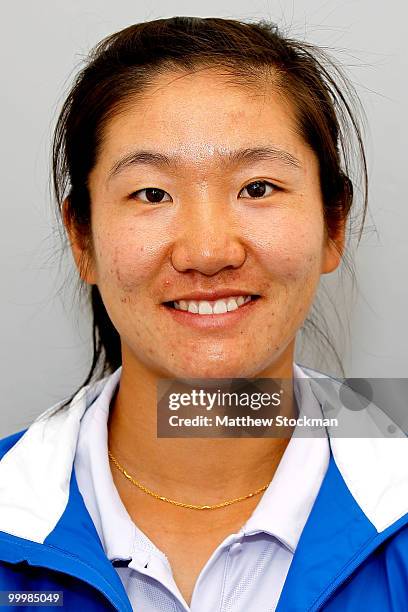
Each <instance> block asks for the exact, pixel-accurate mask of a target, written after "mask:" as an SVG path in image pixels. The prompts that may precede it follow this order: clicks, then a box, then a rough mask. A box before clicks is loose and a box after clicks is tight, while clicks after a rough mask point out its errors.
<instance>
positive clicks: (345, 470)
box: [0, 364, 408, 542]
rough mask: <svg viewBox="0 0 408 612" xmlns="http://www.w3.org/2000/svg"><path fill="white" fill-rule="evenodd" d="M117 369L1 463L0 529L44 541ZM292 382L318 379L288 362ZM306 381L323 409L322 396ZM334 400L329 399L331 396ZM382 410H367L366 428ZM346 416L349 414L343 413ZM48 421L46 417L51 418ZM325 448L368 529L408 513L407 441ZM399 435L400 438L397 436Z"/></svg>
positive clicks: (53, 412)
mask: <svg viewBox="0 0 408 612" xmlns="http://www.w3.org/2000/svg"><path fill="white" fill-rule="evenodd" d="M120 375H121V368H118V369H117V370H116V371H115V372H114V373H113V374H111V375H109V376H107V377H105V378H103V379H102V380H100V381H98V382H97V383H93V384H91V385H88V386H87V387H84V388H82V389H81V390H80V391H79V392H78V393H77V394H76V396H75V397H74V399H73V400H72V402H71V403H70V405H69V406H66V407H64V408H63V409H61V410H58V408H59V407H60V406H61V405H62V403H63V402H59V403H58V404H56V405H54V406H52V407H51V408H49V409H48V410H46V411H45V412H44V413H42V414H41V415H40V416H39V417H38V418H37V419H36V420H35V421H34V422H33V424H32V425H31V426H30V427H29V428H28V429H27V430H26V432H25V433H24V434H23V435H22V437H21V438H20V439H19V440H18V442H17V443H16V444H15V445H14V446H13V447H12V448H11V449H10V450H9V451H8V452H7V453H6V454H5V455H4V456H3V458H2V459H1V461H0V530H1V531H4V532H6V533H10V534H12V535H16V536H18V537H21V538H25V539H28V540H32V541H35V542H44V540H45V538H46V537H47V536H48V534H49V533H51V531H52V530H53V529H54V528H55V525H56V524H57V523H58V521H59V519H60V518H61V515H62V513H63V512H64V510H65V508H66V505H67V503H68V497H69V485H70V478H71V472H72V466H73V461H74V457H75V451H76V445H77V440H78V435H79V427H80V421H81V418H82V416H83V414H84V412H85V410H86V409H87V408H88V407H89V406H90V405H91V404H92V402H93V401H94V400H95V398H96V397H98V396H99V394H100V393H103V392H104V388H105V392H106V393H107V392H108V391H109V387H110V385H113V386H116V385H117V382H118V380H119V378H120ZM294 376H295V378H297V377H298V378H310V377H323V378H328V377H327V376H325V375H324V374H321V373H318V372H316V371H314V370H310V369H308V368H304V367H301V366H298V365H296V364H294ZM313 382H314V381H310V385H311V388H312V389H313V393H314V394H315V395H316V397H317V398H318V400H319V402H320V404H321V407H322V411H323V413H324V414H325V410H326V407H327V404H328V398H327V394H325V392H323V391H322V389H321V388H320V387H319V386H318V385H313ZM330 401H331V402H333V401H336V393H334V395H332V396H331V397H330ZM380 412H381V411H380V410H379V409H378V408H376V407H374V411H372V413H370V412H369V411H368V412H367V415H366V418H367V422H368V423H369V424H370V423H371V422H372V421H373V419H374V421H375V419H376V418H377V417H378V415H379V413H380ZM346 416H347V418H352V417H353V413H352V411H350V415H346ZM51 417H52V418H51ZM328 433H329V437H330V444H331V450H332V453H333V456H334V459H335V461H336V464H337V466H338V468H339V470H340V473H341V475H342V477H343V479H344V481H345V483H346V485H347V487H348V488H349V490H350V492H351V494H352V495H353V497H354V499H355V500H356V502H357V503H358V505H359V506H360V508H361V509H362V511H363V512H364V514H365V515H366V516H367V518H368V519H369V520H370V521H371V523H372V524H373V525H374V526H375V528H376V529H377V531H383V530H385V529H386V528H387V527H389V526H390V525H392V524H393V523H394V522H395V521H396V520H398V519H399V518H400V517H402V516H403V515H405V514H406V513H408V445H407V440H406V436H404V434H402V433H401V437H399V438H395V439H389V438H385V439H384V438H339V437H335V436H334V435H331V434H334V432H331V431H330V428H328ZM403 436H404V437H403Z"/></svg>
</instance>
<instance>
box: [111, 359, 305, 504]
mask: <svg viewBox="0 0 408 612" xmlns="http://www.w3.org/2000/svg"><path fill="white" fill-rule="evenodd" d="M292 376H293V355H292V353H289V355H287V356H286V359H281V360H280V361H279V363H276V364H274V367H271V368H268V369H267V370H264V371H263V372H261V373H260V374H258V375H257V376H256V378H285V379H290V381H291V380H292ZM158 378H160V376H158V375H156V374H154V373H152V372H151V371H150V370H147V369H146V368H145V367H144V366H143V364H140V362H136V363H135V362H134V361H132V360H131V359H128V360H126V359H123V365H122V374H121V380H120V385H119V388H118V390H117V392H116V394H115V396H114V398H112V403H111V410H110V415H109V422H108V439H109V442H108V444H109V448H110V450H111V452H112V453H113V455H114V456H115V457H116V459H117V460H118V461H119V463H120V464H121V465H122V466H123V467H124V468H125V469H126V471H127V472H128V473H129V474H130V475H131V476H133V477H134V478H135V480H137V481H138V482H140V483H142V484H143V485H145V486H146V487H148V488H149V489H151V490H153V491H155V492H157V493H159V494H160V495H164V496H166V497H169V498H171V499H176V500H178V501H182V502H185V503H192V504H216V503H219V502H222V501H225V500H227V499H232V498H235V497H239V496H242V495H246V494H247V493H250V492H251V491H254V490H256V489H258V488H259V487H262V486H263V485H265V484H267V483H268V482H270V481H271V480H272V478H273V475H274V472H275V470H276V468H277V466H278V464H279V461H280V459H281V457H282V455H283V453H284V451H285V449H286V446H287V444H288V442H289V437H287V438H157V404H156V388H157V387H156V385H157V380H158ZM285 406H288V408H287V410H285V414H288V415H289V416H293V415H294V414H295V413H296V411H295V408H294V399H293V385H292V384H291V385H290V398H289V401H288V402H287V404H286V405H285ZM255 416H256V415H255Z"/></svg>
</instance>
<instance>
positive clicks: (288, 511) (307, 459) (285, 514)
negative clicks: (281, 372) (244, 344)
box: [241, 364, 330, 553]
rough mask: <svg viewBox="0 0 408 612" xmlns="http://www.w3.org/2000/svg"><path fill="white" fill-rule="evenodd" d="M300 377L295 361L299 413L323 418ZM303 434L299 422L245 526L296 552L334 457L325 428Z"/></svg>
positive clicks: (313, 397) (295, 389) (294, 373)
mask: <svg viewBox="0 0 408 612" xmlns="http://www.w3.org/2000/svg"><path fill="white" fill-rule="evenodd" d="M299 378H303V379H304V378H305V375H304V374H303V372H302V371H301V369H300V368H299V366H297V365H296V364H294V366H293V384H294V393H295V397H296V401H297V405H298V408H299V416H301V415H303V414H304V415H307V416H311V417H318V418H321V417H322V412H321V407H320V404H319V402H318V401H317V399H316V397H315V396H314V394H313V393H312V391H311V389H310V387H309V386H308V385H305V384H304V383H302V384H299V382H298V379H299ZM322 431H323V434H322ZM301 435H302V434H301V432H299V426H296V427H295V430H294V433H293V435H292V437H291V439H290V442H289V444H288V446H287V447H286V450H285V452H284V454H283V456H282V459H281V460H280V462H279V465H278V467H277V469H276V471H275V474H274V477H273V479H272V481H271V483H270V485H269V486H268V488H267V489H266V491H265V493H264V494H263V496H262V498H261V500H260V502H259V504H258V505H257V507H256V508H255V510H254V512H253V513H252V515H251V516H250V518H249V519H248V521H247V522H246V523H245V525H244V527H243V528H242V530H241V531H242V532H243V533H244V534H245V535H251V534H254V533H257V532H260V531H263V532H266V533H269V534H271V535H273V536H275V537H276V538H277V539H278V540H280V541H281V542H282V543H283V544H284V545H285V546H286V547H287V548H289V550H291V551H292V553H294V551H295V550H296V547H297V544H298V541H299V538H300V535H301V533H302V531H303V528H304V526H305V524H306V521H307V519H308V516H309V514H310V511H311V509H312V506H313V504H314V502H315V500H316V497H317V494H318V492H319V489H320V486H321V484H322V482H323V478H324V476H325V474H326V471H327V468H328V464H329V459H330V446H329V440H328V437H327V435H326V434H325V430H322V429H321V430H320V431H319V432H318V433H317V435H316V437H305V438H303V437H301Z"/></svg>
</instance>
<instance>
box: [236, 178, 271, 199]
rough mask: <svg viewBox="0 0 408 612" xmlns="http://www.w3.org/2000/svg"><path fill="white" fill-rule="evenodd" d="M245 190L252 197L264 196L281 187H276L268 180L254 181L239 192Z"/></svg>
mask: <svg viewBox="0 0 408 612" xmlns="http://www.w3.org/2000/svg"><path fill="white" fill-rule="evenodd" d="M244 191H246V192H247V194H248V196H249V197H250V198H252V199H254V198H263V197H264V196H269V195H271V194H272V193H273V192H274V191H279V187H276V185H274V184H273V183H269V182H268V181H253V182H252V183H248V185H247V186H246V187H244V188H243V189H241V191H240V192H239V193H240V194H241V193H243V192H244ZM248 196H244V197H248Z"/></svg>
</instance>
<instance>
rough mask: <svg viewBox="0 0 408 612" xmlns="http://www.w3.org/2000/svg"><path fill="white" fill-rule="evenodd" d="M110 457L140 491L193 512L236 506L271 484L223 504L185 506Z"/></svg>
mask: <svg viewBox="0 0 408 612" xmlns="http://www.w3.org/2000/svg"><path fill="white" fill-rule="evenodd" d="M108 455H109V457H110V458H111V459H112V461H113V463H114V464H115V466H116V467H117V468H118V470H119V471H120V472H122V474H123V475H124V476H125V477H126V478H127V479H128V480H130V482H131V483H132V484H134V485H135V486H136V487H139V489H141V490H142V491H144V492H145V493H148V494H149V495H152V496H153V497H155V498H156V499H161V500H162V501H165V502H168V503H169V504H173V505H174V506H181V507H182V508H191V509H193V510H215V509H216V508H224V506H230V505H231V504H235V503H236V502H239V501H242V500H244V499H248V498H249V497H253V496H254V495H258V493H261V492H262V491H265V489H267V488H268V486H269V484H270V483H269V482H268V484H266V485H264V486H263V487H260V488H259V489H257V490H256V491H254V492H253V493H248V495H243V496H242V497H236V498H235V499H230V500H228V501H225V502H222V503H220V504H212V505H205V506H197V505H195V504H183V503H182V502H178V501H175V500H174V499H169V498H168V497H164V495H158V494H157V493H154V492H153V491H151V490H150V489H148V488H147V487H145V486H144V485H142V484H140V482H137V480H135V479H134V478H132V476H131V475H130V474H128V473H127V471H126V470H125V468H123V467H122V466H121V465H120V463H119V462H118V461H117V460H116V459H115V457H114V456H113V455H112V453H111V452H110V450H108Z"/></svg>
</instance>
